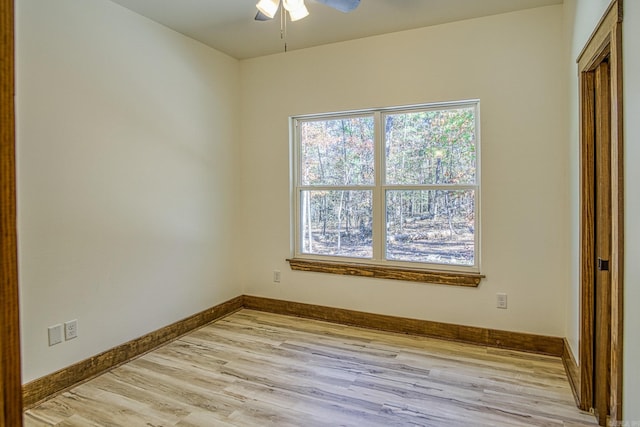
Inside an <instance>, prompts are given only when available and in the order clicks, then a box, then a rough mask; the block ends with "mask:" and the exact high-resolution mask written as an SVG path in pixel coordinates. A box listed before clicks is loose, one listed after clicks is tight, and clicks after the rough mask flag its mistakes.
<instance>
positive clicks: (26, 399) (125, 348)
mask: <svg viewBox="0 0 640 427" xmlns="http://www.w3.org/2000/svg"><path fill="white" fill-rule="evenodd" d="M242 308H247V309H252V310H258V311H266V312H270V313H276V314H285V315H290V316H297V317H305V318H309V319H316V320H324V321H328V322H333V323H340V324H344V325H351V326H359V327H364V328H371V329H378V330H382V331H388V332H398V333H404V334H410V335H419V336H426V337H433V338H440V339H446V340H452V341H460V342H465V343H472V344H480V345H486V346H490V347H498V348H505V349H511V350H518V351H526V352H530V353H538V354H546V355H551V356H557V357H562V360H563V362H564V363H565V368H566V370H567V375H568V376H569V380H570V382H571V384H572V389H573V387H574V382H572V377H571V376H570V375H571V374H570V372H571V373H575V375H577V372H578V368H577V366H576V364H575V361H573V362H572V363H573V364H572V365H571V364H570V363H571V360H573V359H572V357H573V356H572V355H571V351H570V350H569V349H568V347H567V343H566V340H564V339H563V338H558V337H549V336H543V335H534V334H526V333H520V332H509V331H501V330H496V329H487V328H478V327H473V326H462V325H455V324H450V323H440V322H432V321H428V320H418V319H410V318H405V317H396V316H388V315H383V314H373V313H366V312H361V311H354V310H347V309H342V308H332V307H324V306H319V305H312V304H304V303H298V302H291V301H282V300H276V299H270V298H262V297H256V296H249V295H241V296H239V297H236V298H233V299H231V300H229V301H227V302H224V303H222V304H219V305H217V306H215V307H212V308H209V309H207V310H204V311H202V312H200V313H197V314H194V315H193V316H190V317H187V318H186V319H183V320H180V321H178V322H176V323H173V324H171V325H169V326H166V327H164V328H161V329H158V330H157V331H154V332H150V333H148V334H146V335H144V336H142V337H140V338H137V339H134V340H131V341H129V342H126V343H124V344H122V345H119V346H117V347H114V348H112V349H109V350H107V351H105V352H102V353H100V354H97V355H95V356H93V357H90V358H89V359H86V360H83V361H81V362H78V363H75V364H73V365H71V366H68V367H66V368H64V369H61V370H59V371H57V372H54V373H52V374H49V375H45V376H44V377H42V378H38V379H36V380H34V381H31V382H29V383H27V384H24V385H23V386H22V397H23V404H24V409H29V408H31V407H33V406H35V405H37V404H38V403H40V402H42V401H43V400H45V399H48V398H50V397H52V396H53V395H55V394H58V393H60V392H62V391H64V390H67V389H69V388H71V387H73V386H75V385H77V384H79V383H82V382H83V381H86V380H88V379H91V378H93V377H95V376H97V375H100V374H102V373H104V372H106V371H108V370H109V369H112V368H114V367H116V366H118V365H121V364H123V363H125V362H128V361H129V360H132V359H134V358H136V357H138V356H140V355H142V354H144V353H147V352H149V351H151V350H153V349H155V348H157V347H159V346H160V345H162V344H165V343H167V342H169V341H171V340H174V339H176V338H178V337H180V336H182V335H184V334H186V333H188V332H190V331H192V330H194V329H196V328H199V327H201V326H203V325H206V324H207V323H210V322H212V321H214V320H217V319H220V318H222V317H224V316H226V315H229V314H231V313H233V312H235V311H237V310H240V309H242ZM569 358H571V359H570V361H569V362H567V361H565V359H568V360H569ZM567 363H569V365H567ZM567 366H570V367H571V369H569V368H567ZM573 378H574V379H575V378H576V377H575V376H574V377H573Z"/></svg>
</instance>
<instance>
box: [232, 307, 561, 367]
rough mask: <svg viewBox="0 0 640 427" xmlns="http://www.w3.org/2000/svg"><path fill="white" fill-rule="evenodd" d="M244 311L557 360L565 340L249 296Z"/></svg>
mask: <svg viewBox="0 0 640 427" xmlns="http://www.w3.org/2000/svg"><path fill="white" fill-rule="evenodd" d="M244 308H248V309H252V310H259V311H267V312H271V313H277V314H286V315H291V316H298V317H305V318H309V319H316V320H324V321H328V322H333V323H341V324H345V325H352V326H359V327H364V328H371V329H378V330H383V331H389V332H399V333H404V334H411V335H420V336H427V337H433V338H441V339H446V340H454V341H461V342H466V343H472V344H481V345H486V346H490V347H499V348H505V349H510V350H518V351H526V352H529V353H538V354H546V355H550V356H557V357H561V356H563V354H564V340H563V338H559V337H550V336H544V335H534V334H527V333H521V332H509V331H501V330H496V329H487V328H478V327H474V326H461V325H455V324H451V323H440V322H432V321H428V320H418V319H410V318H405V317H396V316H387V315H382V314H372V313H365V312H361V311H353V310H346V309H342V308H333V307H323V306H318V305H312V304H304V303H299V302H291V301H281V300H275V299H270V298H262V297H256V296H250V295H245V296H244Z"/></svg>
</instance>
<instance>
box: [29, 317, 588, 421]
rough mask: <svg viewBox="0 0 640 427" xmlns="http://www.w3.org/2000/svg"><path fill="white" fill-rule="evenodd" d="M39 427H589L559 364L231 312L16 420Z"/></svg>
mask: <svg viewBox="0 0 640 427" xmlns="http://www.w3.org/2000/svg"><path fill="white" fill-rule="evenodd" d="M25 425H26V426H28V427H29V426H31V427H39V426H126V427H134V426H153V427H161V426H166V427H168V426H179V427H195V426H206V427H210V426H222V427H224V426H278V427H281V426H296V427H297V426H304V427H308V426H358V427H363V426H591V425H596V424H595V422H594V421H593V417H592V416H591V415H589V414H585V413H583V412H580V411H579V410H578V409H577V408H576V407H575V404H574V401H573V397H572V395H571V391H570V388H569V384H568V381H567V378H566V376H565V373H564V370H563V367H562V362H561V361H560V359H559V358H556V357H551V356H539V355H533V354H527V353H519V352H514V351H508V350H501V349H495V348H488V347H483V346H476V345H469V344H460V343H455V342H448V341H441V340H436V339H430V338H422V337H414V336H408V335H400V334H394V333H387V332H379V331H374V330H367V329H360V328H354V327H349V326H343V325H336V324H331V323H325V322H320V321H315V320H307V319H300V318H295V317H288V316H282V315H277V314H271V313H264V312H258V311H252V310H246V309H244V310H241V311H238V312H236V313H234V314H232V315H230V316H228V317H226V318H224V319H221V320H218V321H217V322H214V323H211V324H209V325H207V326H205V327H203V328H201V329H199V330H196V331H194V332H192V333H190V334H188V335H186V336H183V337H182V338H180V339H178V340H176V341H173V342H171V343H169V344H167V345H165V346H163V347H161V348H159V349H157V350H154V351H153V352H150V353H147V354H146V355H144V356H141V357H139V358H137V359H135V360H133V361H131V362H129V363H127V364H125V365H122V366H120V367H118V368H115V369H113V370H112V371H110V372H108V373H106V374H103V375H101V376H99V377H97V378H94V379H92V380H90V381H88V382H86V383H84V384H82V385H79V386H77V387H75V388H73V389H71V390H69V391H67V392H64V393H62V394H60V395H58V396H56V397H54V398H52V399H50V400H48V401H46V402H44V403H42V404H40V405H39V406H37V407H34V408H32V409H30V410H28V411H26V412H25Z"/></svg>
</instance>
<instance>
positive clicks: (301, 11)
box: [283, 0, 309, 21]
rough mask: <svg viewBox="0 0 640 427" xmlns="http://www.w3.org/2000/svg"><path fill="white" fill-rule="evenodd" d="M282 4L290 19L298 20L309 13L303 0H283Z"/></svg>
mask: <svg viewBox="0 0 640 427" xmlns="http://www.w3.org/2000/svg"><path fill="white" fill-rule="evenodd" d="M283 6H284V8H285V9H286V10H287V12H289V16H290V17H291V20H292V21H298V20H300V19H302V18H305V17H307V16H308V15H309V10H307V6H305V4H304V0H283Z"/></svg>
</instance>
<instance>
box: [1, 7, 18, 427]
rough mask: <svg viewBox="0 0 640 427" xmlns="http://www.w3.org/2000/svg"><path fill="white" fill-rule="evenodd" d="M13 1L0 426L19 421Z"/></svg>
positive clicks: (4, 41) (6, 102) (6, 20)
mask: <svg viewBox="0 0 640 427" xmlns="http://www.w3.org/2000/svg"><path fill="white" fill-rule="evenodd" d="M14 94H15V41H14V2H13V0H0V238H1V240H0V254H1V255H0V324H1V325H2V327H1V328H0V426H7V427H9V426H11V427H13V426H16V427H20V426H22V384H21V378H20V372H21V369H20V317H19V314H18V307H19V304H18V259H17V253H18V251H17V233H16V176H15V173H16V169H15V166H16V160H15V101H14Z"/></svg>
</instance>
